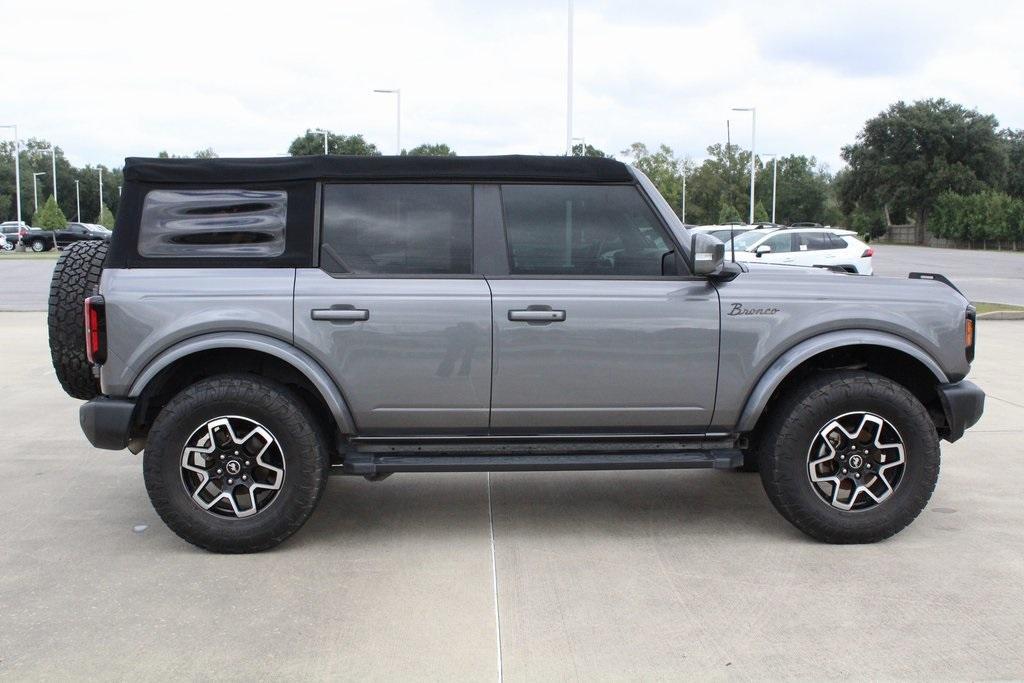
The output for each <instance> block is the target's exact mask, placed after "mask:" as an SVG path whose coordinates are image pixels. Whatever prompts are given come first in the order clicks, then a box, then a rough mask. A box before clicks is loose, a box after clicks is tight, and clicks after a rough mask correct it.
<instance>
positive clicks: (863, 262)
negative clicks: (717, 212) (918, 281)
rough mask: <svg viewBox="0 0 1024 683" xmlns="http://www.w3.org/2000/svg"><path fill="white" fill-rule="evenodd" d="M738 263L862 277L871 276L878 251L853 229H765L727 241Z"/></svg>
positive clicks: (728, 254) (751, 231)
mask: <svg viewBox="0 0 1024 683" xmlns="http://www.w3.org/2000/svg"><path fill="white" fill-rule="evenodd" d="M733 247H735V249H736V260H737V261H756V262H758V263H777V264H780V265H791V266H839V267H840V268H842V269H843V270H847V271H849V272H851V273H859V274H860V275H871V273H872V272H873V271H872V268H871V256H872V255H873V254H874V251H873V250H872V249H871V247H869V246H868V245H866V244H864V243H863V242H861V241H860V240H859V239H857V238H856V237H854V233H853V232H851V231H849V230H835V229H831V228H764V229H758V230H750V231H748V232H745V233H743V234H742V235H738V236H737V237H736V238H735V240H733V244H729V243H728V242H726V245H725V255H726V258H731V256H732V249H733Z"/></svg>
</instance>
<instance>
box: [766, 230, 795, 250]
mask: <svg viewBox="0 0 1024 683" xmlns="http://www.w3.org/2000/svg"><path fill="white" fill-rule="evenodd" d="M762 244H765V245H767V246H769V247H771V248H772V253H773V254H786V253H788V252H791V251H793V235H792V234H790V233H786V232H780V233H777V234H775V235H772V236H771V237H769V238H768V239H767V240H765V241H764V242H762Z"/></svg>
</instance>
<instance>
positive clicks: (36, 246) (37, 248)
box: [32, 240, 47, 254]
mask: <svg viewBox="0 0 1024 683" xmlns="http://www.w3.org/2000/svg"><path fill="white" fill-rule="evenodd" d="M46 250H47V246H46V242H44V241H42V240H32V251H34V252H36V253H37V254H38V253H39V252H42V251H46Z"/></svg>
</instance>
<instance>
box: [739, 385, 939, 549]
mask: <svg viewBox="0 0 1024 683" xmlns="http://www.w3.org/2000/svg"><path fill="white" fill-rule="evenodd" d="M758 450H759V465H760V471H761V480H762V482H763V483H764V487H765V491H766V492H767V494H768V498H769V499H770V500H771V502H772V504H773V505H775V508H776V509H777V510H778V511H779V512H780V513H781V514H782V516H783V517H785V518H786V519H787V520H789V521H790V522H791V523H792V524H793V525H795V526H796V527H797V528H798V529H800V530H801V531H803V532H805V533H806V534H808V535H810V536H812V537H814V538H816V539H818V540H821V541H825V542H828V543H873V542H875V541H880V540H883V539H885V538H888V537H890V536H892V535H893V534H895V533H897V532H899V531H900V530H902V529H903V528H904V527H906V526H907V525H908V524H910V522H912V521H913V520H914V518H915V517H917V515H918V514H919V513H920V512H921V510H923V509H924V507H925V505H926V504H927V503H928V499H929V498H930V497H931V494H932V491H933V490H934V488H935V484H936V482H937V480H938V476H939V442H938V436H937V434H936V431H935V425H934V423H933V422H932V420H931V418H930V417H929V416H928V412H927V410H926V409H925V407H924V406H923V405H922V404H921V402H920V401H918V400H917V398H916V397H915V396H914V395H913V394H911V393H910V392H909V391H907V390H906V389H905V388H903V387H902V386H900V385H898V384H896V383H895V382H893V381H891V380H889V379H887V378H885V377H881V376H879V375H875V374H872V373H868V372H849V371H844V372H831V373H827V374H824V375H822V376H819V377H814V378H811V379H809V380H807V381H805V382H804V383H803V384H801V385H799V386H797V387H796V388H795V389H793V390H792V391H790V392H789V393H788V394H787V395H786V396H785V397H784V398H783V403H782V405H781V406H780V407H779V408H778V409H777V410H776V411H775V413H774V414H773V415H772V416H770V418H769V420H768V424H767V425H766V430H765V432H764V433H763V434H762V436H761V440H760V448H759V449H758Z"/></svg>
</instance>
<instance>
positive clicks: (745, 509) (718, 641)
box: [0, 313, 1024, 681]
mask: <svg viewBox="0 0 1024 683" xmlns="http://www.w3.org/2000/svg"><path fill="white" fill-rule="evenodd" d="M1021 339H1024V322H985V321H983V322H981V323H979V346H978V348H979V357H978V360H977V361H976V363H975V371H974V373H973V375H972V378H973V379H974V380H975V381H977V382H978V383H979V384H980V385H981V386H982V387H983V388H985V390H986V391H987V392H989V400H988V407H987V411H986V414H985V416H984V418H983V419H982V421H981V423H980V424H979V425H978V426H977V427H976V428H975V429H974V430H972V431H971V432H969V433H968V435H967V436H966V437H965V438H964V439H963V440H961V441H960V442H958V443H956V444H944V448H943V452H944V462H943V473H942V476H941V479H940V482H939V486H938V489H937V490H936V492H935V495H934V496H933V498H932V501H931V503H930V505H929V506H928V508H927V509H926V510H925V512H924V513H922V515H921V517H920V518H918V520H917V521H916V522H915V523H914V524H913V525H911V526H910V527H909V528H908V529H907V530H905V531H904V532H903V533H901V534H899V535H898V536H896V537H895V538H893V539H891V540H889V541H886V542H884V543H880V544H877V545H872V546H828V545H823V544H819V543H815V542H813V541H811V540H809V539H807V538H806V537H804V536H802V535H801V534H800V533H799V532H797V531H796V530H794V529H793V528H792V527H791V526H790V525H789V524H788V523H786V522H785V521H784V520H783V519H782V518H781V517H779V516H778V515H777V514H776V513H775V511H774V510H773V509H772V508H771V506H770V505H769V503H768V501H767V499H766V498H765V496H764V493H763V492H762V490H761V486H760V481H759V479H758V477H757V476H756V475H745V474H734V473H723V472H711V471H709V472H704V471H695V472H598V473H555V474H551V473H548V474H525V473H522V474H521V473H497V474H492V475H491V485H492V489H491V503H492V511H493V524H494V527H493V531H494V541H495V546H494V548H495V557H496V575H497V588H498V590H497V606H498V613H499V615H500V620H499V623H500V634H501V640H500V642H501V648H500V661H501V665H502V669H503V673H504V677H505V678H506V679H507V680H524V679H543V680H549V679H555V680H590V679H601V680H612V679H615V680H619V679H639V678H646V679H652V678H700V679H705V678H737V679H752V678H757V679H763V678H794V677H800V678H814V679H820V678H847V677H855V678H919V679H965V678H971V679H979V678H1021V677H1022V676H1024V628H1022V624H1024V599H1022V598H1024V589H1022V586H1024V507H1022V506H1021V505H1020V494H1019V490H1020V483H1019V482H1020V476H1021V474H1022V469H1024V463H1022V456H1024V446H1022V445H1021V444H1022V437H1024V397H1022V395H1021V394H1020V389H1019V385H1020V380H1021V378H1022V377H1024V359H1022V358H1021V356H1020V353H1019V344H1020V340H1021ZM0 347H2V348H14V347H16V348H18V349H20V353H19V359H18V360H17V362H8V363H7V364H6V366H5V368H4V371H3V373H2V374H0V392H2V393H3V396H4V399H5V400H4V404H3V406H4V410H3V416H4V418H3V421H4V434H3V435H4V439H3V442H2V443H3V445H2V446H0V482H2V484H0V677H3V678H10V679H14V680H23V679H37V678H53V679H57V678H76V679H77V678H104V679H115V678H128V677H131V678H139V679H142V680H156V679H161V680H166V679H169V678H170V679H174V678H203V679H222V678H223V679H242V678H252V677H259V678H316V679H325V678H332V679H346V680H349V679H351V680H355V679H360V680H366V679H410V678H417V679H424V678H426V679H446V680H474V681H476V680H496V679H497V672H498V662H499V650H498V647H497V638H496V620H495V595H494V591H493V585H492V574H491V544H490V531H491V529H490V519H489V508H488V491H487V477H486V475H483V474H447V475H396V476H393V477H391V478H389V479H387V480H386V481H383V482H378V483H370V482H367V481H364V480H363V479H349V478H334V479H332V480H331V481H330V484H329V486H328V488H327V492H326V494H325V495H324V497H323V499H322V500H321V502H320V506H319V508H318V509H317V511H316V513H314V515H313V517H312V519H311V520H310V522H309V523H308V524H307V525H306V526H305V527H304V528H303V529H302V530H301V531H300V532H299V533H298V534H297V535H296V536H294V537H293V538H292V539H291V540H289V541H288V542H286V543H285V544H284V545H282V546H281V547H279V548H278V549H276V550H274V551H272V552H268V553H263V554H260V555H254V556H217V555H211V554H208V553H205V552H203V551H199V550H196V549H194V548H193V547H191V546H189V545H188V544H186V543H184V542H183V541H181V540H179V539H178V538H177V537H176V536H174V535H173V534H172V533H171V532H170V531H168V530H167V529H166V528H165V527H164V526H163V524H162V523H161V522H160V520H159V519H158V518H157V517H156V514H155V513H154V512H153V510H152V508H151V507H150V504H149V501H148V499H147V497H146V493H145V489H144V487H143V483H142V473H141V460H140V457H139V456H132V455H130V454H128V453H127V452H120V453H115V452H110V451H97V450H93V449H92V448H91V447H90V446H89V445H88V443H87V442H86V441H85V439H84V437H83V436H82V435H81V433H80V432H79V429H78V422H77V408H78V405H79V403H78V402H77V401H74V400H72V399H69V398H67V397H66V396H65V395H64V394H63V393H61V391H60V388H59V386H58V385H57V383H56V380H55V378H54V377H53V373H52V370H51V369H50V367H49V360H48V355H47V350H46V336H45V321H44V316H43V315H42V314H41V313H4V314H2V315H0Z"/></svg>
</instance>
